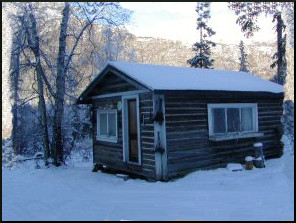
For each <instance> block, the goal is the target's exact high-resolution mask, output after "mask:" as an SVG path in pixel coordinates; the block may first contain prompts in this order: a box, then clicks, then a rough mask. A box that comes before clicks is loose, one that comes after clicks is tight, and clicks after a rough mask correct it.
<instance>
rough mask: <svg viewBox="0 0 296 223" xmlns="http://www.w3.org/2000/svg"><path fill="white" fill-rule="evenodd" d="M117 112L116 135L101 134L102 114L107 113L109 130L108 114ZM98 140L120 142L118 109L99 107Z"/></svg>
mask: <svg viewBox="0 0 296 223" xmlns="http://www.w3.org/2000/svg"><path fill="white" fill-rule="evenodd" d="M110 113H112V114H115V124H116V125H115V133H116V135H115V136H111V137H108V136H102V135H101V134H100V114H107V132H108V128H109V125H108V114H110ZM96 138H97V140H98V141H104V142H114V143H117V142H118V124H117V109H97V137H96Z"/></svg>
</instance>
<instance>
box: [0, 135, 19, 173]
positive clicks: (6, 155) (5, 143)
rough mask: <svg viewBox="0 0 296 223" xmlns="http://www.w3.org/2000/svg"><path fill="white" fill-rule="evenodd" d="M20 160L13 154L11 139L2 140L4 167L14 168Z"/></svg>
mask: <svg viewBox="0 0 296 223" xmlns="http://www.w3.org/2000/svg"><path fill="white" fill-rule="evenodd" d="M19 159H20V157H19V156H16V155H15V154H14V152H13V148H12V141H11V139H6V140H5V139H2V167H5V168H13V167H14V166H15V165H16V162H17V161H18V160H19Z"/></svg>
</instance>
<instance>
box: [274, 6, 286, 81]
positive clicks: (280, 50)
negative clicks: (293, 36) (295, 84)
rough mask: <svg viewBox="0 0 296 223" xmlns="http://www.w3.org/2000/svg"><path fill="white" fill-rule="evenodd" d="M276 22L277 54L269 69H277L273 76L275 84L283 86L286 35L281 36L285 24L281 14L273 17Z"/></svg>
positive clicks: (284, 78)
mask: <svg viewBox="0 0 296 223" xmlns="http://www.w3.org/2000/svg"><path fill="white" fill-rule="evenodd" d="M275 21H276V22H277V24H276V31H277V52H276V53H275V54H274V55H273V59H274V60H275V61H274V62H273V63H272V64H271V65H270V67H271V68H275V67H277V75H276V76H275V78H274V79H275V80H274V81H275V82H276V83H278V84H280V85H284V84H285V83H286V76H287V60H286V42H287V41H286V39H287V35H286V34H285V35H284V36H283V32H284V31H285V28H286V26H285V24H284V21H283V19H282V16H281V13H280V12H278V13H276V14H275V15H274V16H273V22H275Z"/></svg>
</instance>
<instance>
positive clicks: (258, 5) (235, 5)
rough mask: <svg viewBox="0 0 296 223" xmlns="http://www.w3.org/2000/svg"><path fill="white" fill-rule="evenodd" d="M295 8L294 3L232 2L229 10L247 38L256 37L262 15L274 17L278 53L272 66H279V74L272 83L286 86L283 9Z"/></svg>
mask: <svg viewBox="0 0 296 223" xmlns="http://www.w3.org/2000/svg"><path fill="white" fill-rule="evenodd" d="M293 7H294V3H293V2H230V3H229V8H230V9H232V10H234V11H235V13H236V15H238V18H237V20H236V23H238V24H239V25H240V26H241V29H242V32H244V33H245V35H246V37H250V36H253V35H254V32H255V31H258V30H259V29H260V28H259V26H258V25H257V18H258V16H259V15H260V14H262V13H265V14H266V15H268V14H269V15H273V21H277V25H276V32H277V52H276V53H275V54H274V56H273V59H274V60H276V61H275V62H273V63H272V64H271V67H272V68H274V67H276V66H277V74H276V76H275V77H274V79H273V80H272V81H274V82H276V83H278V84H281V85H284V84H285V82H286V81H285V79H286V76H287V62H286V57H285V54H286V35H284V36H283V31H284V29H285V24H284V22H283V20H282V17H281V12H280V11H279V10H280V8H281V9H290V8H293Z"/></svg>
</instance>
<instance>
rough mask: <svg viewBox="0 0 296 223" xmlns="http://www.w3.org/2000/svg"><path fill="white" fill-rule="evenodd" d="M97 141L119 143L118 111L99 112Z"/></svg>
mask: <svg viewBox="0 0 296 223" xmlns="http://www.w3.org/2000/svg"><path fill="white" fill-rule="evenodd" d="M97 140H101V141H107V142H117V110H116V109H109V110H97Z"/></svg>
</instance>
